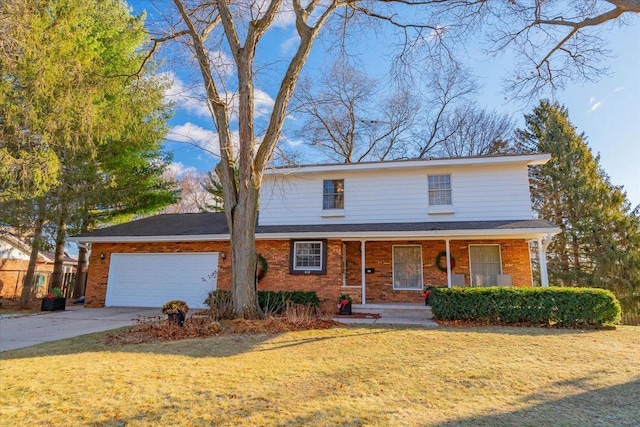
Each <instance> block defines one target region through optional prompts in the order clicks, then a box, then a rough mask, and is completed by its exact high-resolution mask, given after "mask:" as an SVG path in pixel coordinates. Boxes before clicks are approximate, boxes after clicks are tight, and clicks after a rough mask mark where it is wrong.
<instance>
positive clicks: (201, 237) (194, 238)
mask: <svg viewBox="0 0 640 427" xmlns="http://www.w3.org/2000/svg"><path fill="white" fill-rule="evenodd" d="M230 239H231V236H230V235H229V234H197V235H189V236H101V237H78V236H76V237H70V238H69V239H68V240H69V241H72V242H76V243H82V244H88V243H153V242H217V241H229V240H230Z"/></svg>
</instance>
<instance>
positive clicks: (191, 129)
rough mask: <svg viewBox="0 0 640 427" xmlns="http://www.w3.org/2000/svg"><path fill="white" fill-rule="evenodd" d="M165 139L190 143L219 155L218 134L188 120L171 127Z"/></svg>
mask: <svg viewBox="0 0 640 427" xmlns="http://www.w3.org/2000/svg"><path fill="white" fill-rule="evenodd" d="M166 139H167V140H168V141H172V142H183V143H187V144H191V145H193V146H195V147H198V148H201V149H203V150H205V151H207V152H208V153H209V154H211V155H214V156H219V155H220V148H219V145H218V134H217V133H216V132H214V131H212V130H209V129H205V128H203V127H200V126H198V125H195V124H193V123H190V122H187V123H185V124H183V125H177V126H174V127H172V128H171V130H170V131H169V134H168V135H167V138H166Z"/></svg>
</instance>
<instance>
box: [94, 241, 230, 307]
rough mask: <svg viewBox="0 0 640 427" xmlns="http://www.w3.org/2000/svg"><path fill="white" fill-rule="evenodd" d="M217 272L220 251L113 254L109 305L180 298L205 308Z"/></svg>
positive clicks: (158, 302)
mask: <svg viewBox="0 0 640 427" xmlns="http://www.w3.org/2000/svg"><path fill="white" fill-rule="evenodd" d="M214 271H218V253H217V252H198V253H169V254H150V253H144V254H112V255H111V263H110V265H109V279H108V281H107V296H106V302H105V305H106V306H128V307H162V305H163V304H164V303H165V302H167V301H169V300H174V299H179V300H183V301H185V302H186V303H187V305H188V306H189V307H191V308H204V307H205V305H204V300H205V299H206V297H207V294H208V293H209V292H210V291H212V290H213V289H215V288H216V276H215V275H214V276H213V277H211V274H212V272H214ZM203 279H204V280H203Z"/></svg>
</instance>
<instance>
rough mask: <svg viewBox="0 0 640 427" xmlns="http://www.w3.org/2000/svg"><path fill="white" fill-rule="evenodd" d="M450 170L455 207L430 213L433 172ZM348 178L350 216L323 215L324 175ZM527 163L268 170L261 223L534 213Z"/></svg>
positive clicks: (416, 219)
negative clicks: (279, 172) (429, 180)
mask: <svg viewBox="0 0 640 427" xmlns="http://www.w3.org/2000/svg"><path fill="white" fill-rule="evenodd" d="M438 174H450V175H451V187H452V200H453V208H454V213H449V214H429V205H428V192H427V190H428V183H427V176H428V175H438ZM324 179H344V187H345V202H344V216H340V217H323V216H322V215H323V211H322V180H324ZM531 217H532V215H531V201H530V198H529V180H528V174H527V166H526V165H524V164H507V165H482V166H459V167H455V166H451V167H446V168H442V167H438V168H421V169H408V170H402V169H393V170H379V171H375V170H374V171H372V170H361V171H346V172H344V173H339V172H336V171H332V172H330V173H321V172H318V173H304V174H295V173H290V174H288V175H266V176H265V179H264V182H263V184H262V191H261V197H260V220H259V221H260V225H279V224H291V225H294V224H298V225H300V224H329V223H340V224H358V223H378V222H423V221H482V220H501V219H506V220H512V219H531Z"/></svg>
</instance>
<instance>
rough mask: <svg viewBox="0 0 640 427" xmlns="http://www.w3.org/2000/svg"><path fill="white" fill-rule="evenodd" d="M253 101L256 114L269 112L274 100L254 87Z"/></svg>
mask: <svg viewBox="0 0 640 427" xmlns="http://www.w3.org/2000/svg"><path fill="white" fill-rule="evenodd" d="M253 102H254V109H255V112H256V114H258V115H265V114H268V113H270V112H271V109H272V108H273V104H275V101H274V99H273V98H271V96H269V94H268V93H267V92H265V91H263V90H260V89H254V91H253Z"/></svg>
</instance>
